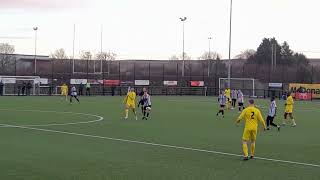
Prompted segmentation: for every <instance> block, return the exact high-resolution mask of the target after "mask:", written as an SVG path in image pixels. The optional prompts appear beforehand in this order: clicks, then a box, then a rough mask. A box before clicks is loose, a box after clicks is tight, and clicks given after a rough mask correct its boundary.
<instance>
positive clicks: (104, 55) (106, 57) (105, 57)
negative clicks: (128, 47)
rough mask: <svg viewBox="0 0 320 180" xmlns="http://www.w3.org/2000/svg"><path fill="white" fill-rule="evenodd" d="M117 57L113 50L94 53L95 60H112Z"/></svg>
mask: <svg viewBox="0 0 320 180" xmlns="http://www.w3.org/2000/svg"><path fill="white" fill-rule="evenodd" d="M116 57H117V54H115V53H113V52H108V53H107V52H101V53H98V54H96V56H95V58H96V59H97V60H107V61H113V60H115V59H116Z"/></svg>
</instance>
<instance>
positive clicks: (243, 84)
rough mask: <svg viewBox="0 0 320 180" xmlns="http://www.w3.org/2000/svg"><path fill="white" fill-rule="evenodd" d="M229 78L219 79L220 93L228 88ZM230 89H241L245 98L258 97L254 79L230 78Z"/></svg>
mask: <svg viewBox="0 0 320 180" xmlns="http://www.w3.org/2000/svg"><path fill="white" fill-rule="evenodd" d="M228 80H229V79H228V78H219V91H221V90H223V89H225V88H227V87H228ZM230 81H231V82H230V86H231V87H229V88H230V89H240V90H242V92H243V94H244V95H245V96H249V97H256V94H255V79H254V78H230Z"/></svg>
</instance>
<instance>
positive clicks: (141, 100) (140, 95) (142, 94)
mask: <svg viewBox="0 0 320 180" xmlns="http://www.w3.org/2000/svg"><path fill="white" fill-rule="evenodd" d="M146 91H147V89H146V88H143V89H142V91H141V92H140V93H139V97H140V101H139V103H138V107H139V106H140V105H141V112H142V114H143V112H144V107H143V104H144V102H143V96H144V93H145V92H146Z"/></svg>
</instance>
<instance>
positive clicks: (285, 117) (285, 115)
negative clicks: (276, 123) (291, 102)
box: [284, 112, 293, 119]
mask: <svg viewBox="0 0 320 180" xmlns="http://www.w3.org/2000/svg"><path fill="white" fill-rule="evenodd" d="M288 115H290V116H293V115H292V113H286V112H285V113H284V119H287V117H288Z"/></svg>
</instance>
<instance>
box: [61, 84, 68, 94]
mask: <svg viewBox="0 0 320 180" xmlns="http://www.w3.org/2000/svg"><path fill="white" fill-rule="evenodd" d="M61 92H62V93H67V92H68V86H66V85H63V86H61Z"/></svg>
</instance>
